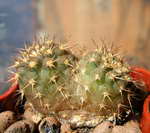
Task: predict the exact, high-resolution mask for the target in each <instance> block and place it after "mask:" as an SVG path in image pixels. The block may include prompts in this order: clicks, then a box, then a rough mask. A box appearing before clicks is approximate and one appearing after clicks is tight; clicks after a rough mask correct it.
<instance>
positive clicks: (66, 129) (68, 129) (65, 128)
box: [61, 124, 73, 133]
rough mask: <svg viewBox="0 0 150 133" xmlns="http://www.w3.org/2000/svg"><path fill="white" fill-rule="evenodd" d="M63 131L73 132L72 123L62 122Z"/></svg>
mask: <svg viewBox="0 0 150 133" xmlns="http://www.w3.org/2000/svg"><path fill="white" fill-rule="evenodd" d="M61 133H73V131H72V129H71V126H70V124H62V125H61Z"/></svg>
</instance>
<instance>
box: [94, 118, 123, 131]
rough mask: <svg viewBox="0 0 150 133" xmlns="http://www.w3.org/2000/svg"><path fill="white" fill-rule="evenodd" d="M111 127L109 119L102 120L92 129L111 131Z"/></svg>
mask: <svg viewBox="0 0 150 133" xmlns="http://www.w3.org/2000/svg"><path fill="white" fill-rule="evenodd" d="M112 129H113V124H112V123H111V122H109V121H104V122H102V123H101V124H99V125H98V126H97V127H96V128H95V129H94V131H93V133H112ZM120 133H122V132H120Z"/></svg>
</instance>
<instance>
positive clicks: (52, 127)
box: [39, 117, 61, 133]
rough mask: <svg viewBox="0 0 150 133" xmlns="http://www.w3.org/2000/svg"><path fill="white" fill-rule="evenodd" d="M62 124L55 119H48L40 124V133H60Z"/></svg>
mask: <svg viewBox="0 0 150 133" xmlns="http://www.w3.org/2000/svg"><path fill="white" fill-rule="evenodd" d="M60 127H61V123H60V122H59V121H58V120H57V119H56V118H54V117H46V118H44V119H43V120H42V121H41V122H40V124H39V132H40V133H60Z"/></svg>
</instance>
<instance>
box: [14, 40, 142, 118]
mask: <svg viewBox="0 0 150 133" xmlns="http://www.w3.org/2000/svg"><path fill="white" fill-rule="evenodd" d="M66 46H67V45H61V44H56V43H54V42H53V41H50V40H48V39H43V40H40V41H35V42H33V43H32V44H31V45H30V46H28V47H27V46H26V47H25V49H23V50H21V51H20V55H19V56H18V57H17V59H16V61H15V64H14V65H13V67H15V69H16V73H15V76H14V78H15V80H16V81H17V82H18V83H19V86H20V93H21V94H22V95H25V96H26V98H27V100H28V101H29V102H30V103H32V105H33V106H34V107H35V109H37V110H38V111H39V112H41V113H43V114H49V113H57V112H61V111H65V110H82V111H87V112H91V113H94V114H96V115H101V116H106V117H107V118H108V117H109V116H112V115H115V114H117V115H118V116H120V115H122V112H127V111H131V110H132V109H133V105H132V104H133V99H134V98H136V95H137V94H136V93H135V92H136V87H132V88H130V87H127V85H128V83H129V82H130V83H132V84H133V85H135V86H136V83H135V82H134V81H132V79H131V78H130V74H129V73H130V68H129V66H128V64H126V63H125V62H124V61H123V59H122V57H120V56H119V55H116V54H113V53H112V52H111V50H110V49H108V48H106V47H102V48H101V49H98V50H95V51H93V52H91V53H88V54H86V55H84V56H83V57H82V58H81V59H80V60H79V61H78V59H77V58H76V57H75V56H74V55H72V54H71V52H68V51H67V50H66ZM134 88H135V89H134ZM139 94H140V93H139Z"/></svg>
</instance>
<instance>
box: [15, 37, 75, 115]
mask: <svg viewBox="0 0 150 133" xmlns="http://www.w3.org/2000/svg"><path fill="white" fill-rule="evenodd" d="M65 47H66V46H65V45H59V44H55V43H53V41H49V40H41V41H36V42H35V44H32V45H31V46H29V47H26V48H25V49H23V50H22V51H21V56H20V57H19V58H17V60H16V62H15V65H14V67H15V68H16V71H17V72H16V75H17V76H15V78H16V80H17V81H18V82H19V86H20V92H21V93H22V94H25V96H26V97H27V99H28V101H29V102H31V103H32V104H33V105H34V106H35V108H36V109H37V110H39V111H40V112H42V113H44V114H47V113H49V112H57V111H58V110H63V108H65V109H69V108H70V105H69V104H67V103H66V101H67V99H68V97H69V91H68V90H67V88H66V87H67V86H69V85H67V84H68V82H70V81H71V77H72V74H73V72H72V71H73V66H74V65H75V61H76V57H75V56H73V55H72V54H71V53H69V52H68V51H66V50H65ZM62 104H63V105H64V106H63V107H62Z"/></svg>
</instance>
